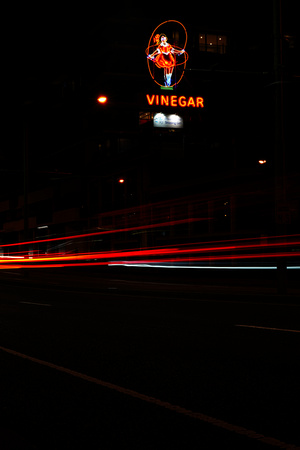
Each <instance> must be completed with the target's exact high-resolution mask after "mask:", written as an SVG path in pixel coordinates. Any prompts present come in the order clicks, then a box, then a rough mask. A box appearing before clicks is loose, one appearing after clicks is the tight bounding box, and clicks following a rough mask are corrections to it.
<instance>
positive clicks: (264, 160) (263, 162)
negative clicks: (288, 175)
mask: <svg viewBox="0 0 300 450" xmlns="http://www.w3.org/2000/svg"><path fill="white" fill-rule="evenodd" d="M266 162H267V160H266V159H260V160H259V161H258V163H259V164H266Z"/></svg>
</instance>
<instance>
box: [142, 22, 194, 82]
mask: <svg viewBox="0 0 300 450" xmlns="http://www.w3.org/2000/svg"><path fill="white" fill-rule="evenodd" d="M170 23H172V25H174V24H176V25H179V27H180V28H181V30H183V32H184V45H183V47H182V48H180V47H178V46H177V45H174V44H173V45H171V44H169V43H168V38H167V35H166V34H165V33H160V32H158V31H159V28H161V27H167V26H168V25H170ZM161 31H162V30H161ZM186 43H187V32H186V29H185V27H184V26H183V25H182V23H181V22H178V21H177V20H167V21H166V22H162V23H161V24H160V25H158V26H157V27H156V28H155V30H154V31H153V33H152V35H151V37H150V40H149V43H148V47H147V49H146V55H147V63H148V69H149V73H150V75H151V77H152V79H153V80H154V81H155V83H156V84H158V85H159V86H166V87H170V88H171V87H173V86H175V84H176V85H177V84H178V83H179V82H180V81H181V79H182V77H183V74H184V70H185V67H186V62H187V60H188V54H187V53H186V51H185V47H186ZM181 55H182V58H180V60H179V61H177V57H180V56H181ZM150 61H152V64H151V62H150ZM179 66H182V67H181V70H179V73H177V68H178V67H179ZM155 68H158V69H163V72H164V85H163V84H161V82H160V81H158V80H157V79H156V73H155ZM174 69H175V72H176V76H175V81H174V82H173V84H172V76H173V72H174Z"/></svg>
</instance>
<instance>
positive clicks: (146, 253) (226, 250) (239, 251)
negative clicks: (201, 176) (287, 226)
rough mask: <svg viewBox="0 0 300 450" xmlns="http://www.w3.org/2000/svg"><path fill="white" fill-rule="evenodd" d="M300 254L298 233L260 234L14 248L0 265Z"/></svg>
mask: <svg viewBox="0 0 300 450" xmlns="http://www.w3.org/2000/svg"><path fill="white" fill-rule="evenodd" d="M197 220H201V219H186V220H177V221H172V222H167V223H166V222H163V223H159V224H152V225H143V226H138V227H131V228H122V229H117V230H105V231H99V232H96V233H85V234H80V235H75V236H67V237H59V238H51V239H42V240H36V241H28V242H22V243H12V244H6V245H2V246H1V248H2V252H3V251H4V249H5V248H10V247H14V246H19V247H22V246H26V245H28V244H31V245H38V244H40V243H41V242H42V243H48V242H55V241H62V240H65V241H66V240H70V239H74V240H76V239H79V238H80V239H83V238H90V237H95V236H99V235H103V234H112V233H120V232H125V231H126V232H128V231H130V232H133V231H139V230H149V229H153V228H156V227H159V228H160V227H164V226H170V225H174V224H176V225H178V224H184V223H189V222H194V221H197ZM299 256H300V235H290V236H271V237H268V238H267V239H266V240H263V241H261V240H260V238H251V239H237V240H227V241H211V242H196V243H193V244H181V245H173V246H163V247H146V248H135V249H124V250H107V251H95V252H91V251H89V252H80V253H79V252H77V253H75V252H73V253H72V252H71V253H68V254H66V253H65V252H61V253H59V252H55V253H48V254H47V253H45V254H38V251H37V250H32V251H30V252H27V251H25V250H23V251H21V252H13V253H10V254H7V255H5V254H3V255H2V256H0V269H20V268H37V267H39V268H46V267H66V266H92V265H120V264H126V265H130V264H132V265H136V264H169V263H176V264H191V263H207V262H210V263H218V262H224V261H231V263H234V262H235V261H236V262H238V261H241V260H249V261H252V260H255V259H258V260H260V261H263V260H264V261H270V260H271V259H275V260H277V259H278V258H286V259H287V258H289V259H291V260H295V257H299Z"/></svg>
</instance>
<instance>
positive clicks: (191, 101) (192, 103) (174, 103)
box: [146, 94, 204, 108]
mask: <svg viewBox="0 0 300 450" xmlns="http://www.w3.org/2000/svg"><path fill="white" fill-rule="evenodd" d="M146 99H147V102H148V105H149V106H154V105H155V106H171V107H172V108H177V107H180V108H186V107H187V108H189V107H191V108H204V99H203V97H185V96H184V95H181V96H179V97H178V96H177V95H170V96H169V95H155V94H153V95H149V94H147V95H146Z"/></svg>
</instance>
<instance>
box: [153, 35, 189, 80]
mask: <svg viewBox="0 0 300 450" xmlns="http://www.w3.org/2000/svg"><path fill="white" fill-rule="evenodd" d="M154 39H155V42H156V44H157V48H156V50H155V51H154V52H153V53H151V54H149V55H147V58H148V59H151V60H152V61H153V62H154V63H155V65H156V66H157V67H159V68H160V69H164V80H165V86H168V87H169V86H171V80H172V74H173V69H174V67H175V66H176V58H175V56H174V55H182V54H183V53H185V50H184V49H179V50H177V49H175V48H174V47H172V45H170V44H169V43H168V38H167V36H166V35H165V34H160V35H156V36H155V38H154Z"/></svg>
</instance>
